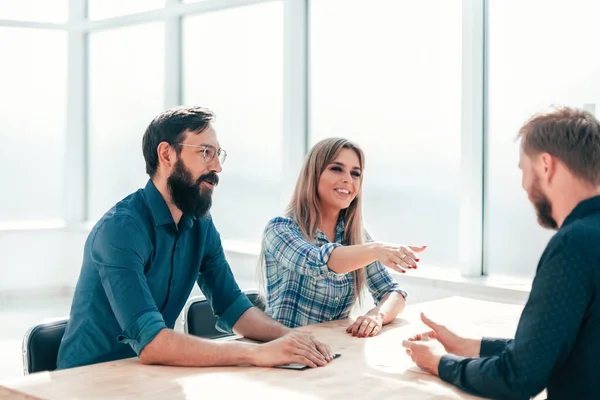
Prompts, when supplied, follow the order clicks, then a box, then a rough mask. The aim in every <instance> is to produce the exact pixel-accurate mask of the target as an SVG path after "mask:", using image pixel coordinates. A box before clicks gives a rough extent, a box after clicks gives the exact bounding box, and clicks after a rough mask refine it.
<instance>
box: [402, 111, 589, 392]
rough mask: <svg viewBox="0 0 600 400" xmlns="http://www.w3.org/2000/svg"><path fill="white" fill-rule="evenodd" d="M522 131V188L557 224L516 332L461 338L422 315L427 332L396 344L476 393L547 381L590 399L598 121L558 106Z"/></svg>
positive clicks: (544, 218) (523, 388)
mask: <svg viewBox="0 0 600 400" xmlns="http://www.w3.org/2000/svg"><path fill="white" fill-rule="evenodd" d="M519 137H520V139H521V157H520V163H519V167H520V168H521V170H522V172H523V181H522V185H523V188H524V189H525V191H526V192H527V194H528V197H529V200H530V201H531V202H532V203H533V205H534V207H535V209H536V211H537V216H538V221H539V223H540V225H542V226H544V227H547V228H551V229H558V232H557V233H556V234H555V235H554V237H553V238H552V239H551V240H550V242H549V243H548V246H547V247H546V249H545V251H544V253H543V254H542V257H541V259H540V261H539V264H538V267H537V271H536V275H535V278H534V280H533V285H532V288H531V293H530V296H529V299H528V300H527V304H526V305H525V308H524V310H523V314H522V315H521V319H520V320H519V325H518V328H517V332H516V335H515V338H514V339H494V338H482V339H467V338H462V337H459V336H458V335H456V334H455V333H453V332H452V331H450V330H449V329H447V328H446V327H444V326H442V325H438V324H436V323H435V322H433V321H431V320H429V319H428V318H427V317H425V316H424V315H422V316H421V317H422V319H423V322H425V324H427V325H428V326H429V327H431V328H432V331H430V332H427V333H426V334H420V335H416V336H415V337H413V338H411V339H409V340H406V341H404V342H403V346H404V347H406V351H407V353H408V354H409V355H410V356H411V357H412V359H413V360H414V361H415V362H416V364H417V365H418V366H420V367H421V368H423V369H425V370H427V371H429V372H431V373H432V374H435V375H439V377H440V378H441V379H443V380H444V381H446V382H450V383H452V384H454V385H456V386H458V387H460V388H462V389H464V390H465V391H468V392H471V393H473V394H476V395H479V396H483V397H490V398H495V399H496V398H498V399H528V398H530V397H532V396H535V395H536V394H538V393H539V392H541V391H542V390H543V389H544V388H547V393H548V399H578V400H585V399H590V400H591V399H595V400H597V399H600V123H599V122H598V120H597V119H596V118H595V117H594V116H593V115H591V114H590V113H588V112H585V111H579V110H574V109H570V108H559V109H557V110H555V111H553V112H551V113H547V114H539V115H536V116H534V117H532V119H530V120H529V121H528V122H527V123H526V124H525V125H524V126H523V127H522V128H521V130H520V131H519ZM427 338H433V339H437V340H426V339H427ZM440 343H441V345H440ZM442 346H443V347H442ZM448 353H449V354H448Z"/></svg>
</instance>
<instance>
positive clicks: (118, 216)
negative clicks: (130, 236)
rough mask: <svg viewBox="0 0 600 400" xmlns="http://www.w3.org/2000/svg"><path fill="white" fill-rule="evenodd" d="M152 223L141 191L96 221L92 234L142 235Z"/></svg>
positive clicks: (126, 198) (120, 202)
mask: <svg viewBox="0 0 600 400" xmlns="http://www.w3.org/2000/svg"><path fill="white" fill-rule="evenodd" d="M151 223H152V218H151V215H150V213H149V211H148V208H147V206H146V204H145V202H144V200H143V197H142V192H141V190H138V191H137V192H134V193H132V194H130V195H129V196H127V197H125V198H124V199H123V200H121V201H119V202H118V203H117V204H115V205H114V206H113V207H111V208H110V209H109V210H108V211H107V212H106V213H104V215H103V216H102V217H101V218H100V219H99V220H98V222H97V223H96V225H95V226H94V228H93V229H92V232H98V231H114V233H119V234H123V233H137V234H139V233H142V232H144V231H147V230H148V229H147V228H148V227H149V225H150V224H151Z"/></svg>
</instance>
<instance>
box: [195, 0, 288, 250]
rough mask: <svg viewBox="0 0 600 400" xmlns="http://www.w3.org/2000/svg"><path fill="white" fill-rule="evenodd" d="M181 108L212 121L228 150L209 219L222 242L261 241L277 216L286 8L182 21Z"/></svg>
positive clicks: (259, 8) (238, 10) (265, 7)
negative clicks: (202, 111)
mask: <svg viewBox="0 0 600 400" xmlns="http://www.w3.org/2000/svg"><path fill="white" fill-rule="evenodd" d="M183 38H184V42H183V43H184V48H183V76H184V86H183V88H184V104H187V105H199V106H203V107H208V108H210V109H212V110H213V111H214V112H215V113H216V121H215V124H214V126H215V128H216V130H217V137H218V139H219V141H220V143H221V146H222V147H223V148H224V149H226V150H227V155H228V157H227V162H226V163H225V165H224V167H223V172H222V174H221V180H220V183H219V186H218V187H217V188H216V189H215V194H214V201H213V209H212V215H213V218H214V220H215V224H216V225H217V228H218V229H219V231H220V232H221V235H222V237H224V238H227V239H234V240H252V241H257V242H258V241H259V240H260V237H261V235H262V231H263V229H264V227H265V225H266V223H267V221H268V220H269V218H272V217H274V216H276V215H278V214H280V213H281V211H282V210H281V209H280V208H281V207H280V191H281V189H280V182H281V176H280V174H281V163H282V157H281V153H282V148H281V146H282V126H283V121H282V113H283V110H282V101H283V4H282V2H280V1H276V2H268V3H265V4H259V5H253V6H247V7H241V8H234V9H230V10H225V11H219V12H213V13H207V14H201V15H197V16H191V17H187V18H185V19H184V21H183Z"/></svg>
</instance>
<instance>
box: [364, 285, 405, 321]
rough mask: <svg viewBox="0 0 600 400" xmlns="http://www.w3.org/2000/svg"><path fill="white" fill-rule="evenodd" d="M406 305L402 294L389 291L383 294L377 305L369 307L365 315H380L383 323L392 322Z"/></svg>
mask: <svg viewBox="0 0 600 400" xmlns="http://www.w3.org/2000/svg"><path fill="white" fill-rule="evenodd" d="M405 305H406V302H405V300H404V296H402V295H401V294H400V293H397V292H391V293H388V294H386V295H385V296H383V298H382V299H381V302H380V303H379V304H378V305H377V307H375V308H373V309H371V310H370V311H369V312H368V313H367V315H376V314H378V315H380V316H381V321H382V323H383V325H385V324H389V323H390V322H392V321H393V320H394V319H395V318H396V316H398V314H400V313H401V312H402V311H403V310H404V307H405Z"/></svg>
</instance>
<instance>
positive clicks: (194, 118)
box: [142, 107, 215, 177]
mask: <svg viewBox="0 0 600 400" xmlns="http://www.w3.org/2000/svg"><path fill="white" fill-rule="evenodd" d="M214 117H215V116H214V114H213V112H212V111H210V110H209V109H207V108H202V107H176V108H171V109H169V110H167V111H164V112H163V113H161V114H160V115H158V116H157V117H156V118H154V119H153V120H152V122H150V125H148V128H146V132H145V133H144V138H143V139H142V152H143V153H144V160H146V173H147V174H148V175H150V177H153V176H154V174H155V173H156V169H157V168H158V152H157V148H158V145H159V144H160V143H161V142H167V143H168V144H169V145H171V146H173V147H174V148H175V151H176V152H177V154H179V152H180V151H181V146H178V145H177V144H178V143H179V142H180V141H181V140H182V139H183V136H184V134H185V132H186V131H190V132H193V133H196V134H199V133H202V132H203V131H204V130H205V129H206V128H207V127H208V125H209V123H210V122H211V121H212V120H213V119H214Z"/></svg>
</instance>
